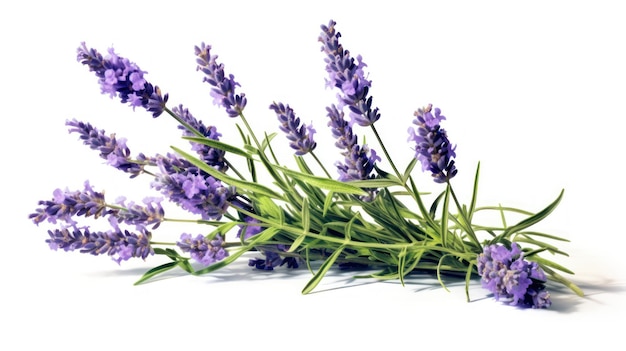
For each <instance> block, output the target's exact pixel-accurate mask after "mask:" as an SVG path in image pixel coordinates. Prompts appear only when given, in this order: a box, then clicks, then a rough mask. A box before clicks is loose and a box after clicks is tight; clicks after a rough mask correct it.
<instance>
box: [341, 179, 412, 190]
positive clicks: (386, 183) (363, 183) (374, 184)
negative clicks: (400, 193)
mask: <svg viewBox="0 0 626 351" xmlns="http://www.w3.org/2000/svg"><path fill="white" fill-rule="evenodd" d="M396 179H397V178H396ZM346 183H348V184H351V185H354V186H357V187H359V188H364V189H367V188H376V189H380V188H388V187H391V186H402V183H401V182H399V181H398V180H393V179H385V178H375V179H366V180H351V181H349V182H346Z"/></svg>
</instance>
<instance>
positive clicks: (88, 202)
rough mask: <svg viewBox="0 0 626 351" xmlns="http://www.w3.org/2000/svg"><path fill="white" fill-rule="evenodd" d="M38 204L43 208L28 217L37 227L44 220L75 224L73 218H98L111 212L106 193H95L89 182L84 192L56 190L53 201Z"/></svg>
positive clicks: (43, 201)
mask: <svg viewBox="0 0 626 351" xmlns="http://www.w3.org/2000/svg"><path fill="white" fill-rule="evenodd" d="M38 204H39V205H40V206H41V207H39V208H38V209H36V211H35V213H32V214H30V215H29V216H28V218H29V219H31V220H32V221H33V223H35V224H37V225H38V224H39V223H41V222H43V221H44V220H48V222H50V223H56V222H57V221H62V222H66V223H71V224H74V223H75V222H74V220H73V219H72V217H73V216H85V217H89V216H94V218H98V217H100V216H104V215H107V214H109V213H110V212H111V210H110V209H107V204H106V202H105V199H104V193H101V192H97V191H94V190H93V188H92V187H91V185H90V184H89V181H85V183H84V190H82V191H70V190H68V189H65V190H61V189H56V190H54V192H53V198H52V199H51V200H41V201H39V203H38Z"/></svg>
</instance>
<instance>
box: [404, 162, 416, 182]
mask: <svg viewBox="0 0 626 351" xmlns="http://www.w3.org/2000/svg"><path fill="white" fill-rule="evenodd" d="M416 164H417V158H415V157H413V159H412V160H411V162H409V164H408V166H406V170H405V171H404V174H403V175H402V182H403V183H406V182H407V180H408V179H409V177H410V176H411V173H412V172H413V168H414V167H415V165H416Z"/></svg>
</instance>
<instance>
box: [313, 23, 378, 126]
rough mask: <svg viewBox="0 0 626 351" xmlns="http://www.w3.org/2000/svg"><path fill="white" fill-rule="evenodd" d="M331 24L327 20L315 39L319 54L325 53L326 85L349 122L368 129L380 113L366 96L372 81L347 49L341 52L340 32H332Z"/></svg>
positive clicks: (358, 57)
mask: <svg viewBox="0 0 626 351" xmlns="http://www.w3.org/2000/svg"><path fill="white" fill-rule="evenodd" d="M335 24H336V22H335V21H332V20H331V21H330V22H329V23H328V25H327V26H325V25H322V26H321V29H322V33H321V34H320V36H319V41H320V42H322V51H323V52H324V53H325V54H326V58H325V59H324V62H326V72H328V77H329V78H328V80H327V85H328V86H330V87H337V88H339V90H340V91H341V94H339V95H338V98H339V105H340V107H341V108H342V107H343V106H348V108H349V109H350V118H351V119H352V122H356V123H357V124H359V125H360V126H364V127H365V126H369V125H371V124H374V122H376V121H377V120H378V119H379V118H380V113H379V112H378V107H376V108H372V97H371V96H368V93H369V89H370V87H371V86H372V82H371V81H370V80H369V79H367V77H366V75H365V73H364V71H363V68H364V67H366V66H367V65H366V64H365V63H364V62H363V61H362V59H361V56H360V55H359V56H357V58H356V60H355V59H354V57H352V56H351V55H350V51H349V50H344V48H343V46H342V45H341V44H340V43H339V38H340V37H341V33H339V32H337V31H336V30H335Z"/></svg>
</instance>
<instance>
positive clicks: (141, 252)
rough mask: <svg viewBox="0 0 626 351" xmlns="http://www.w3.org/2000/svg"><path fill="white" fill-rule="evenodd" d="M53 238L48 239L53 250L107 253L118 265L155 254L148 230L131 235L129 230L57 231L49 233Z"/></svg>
mask: <svg viewBox="0 0 626 351" xmlns="http://www.w3.org/2000/svg"><path fill="white" fill-rule="evenodd" d="M48 234H49V235H50V238H49V239H47V240H46V242H47V243H48V245H49V246H50V248H51V249H52V250H57V249H63V250H64V251H74V250H80V252H81V253H90V254H92V255H103V254H107V255H109V256H111V257H112V258H113V260H115V261H116V262H117V263H120V262H121V261H126V260H128V259H130V258H132V257H137V258H142V259H146V257H148V256H149V255H153V254H154V250H153V249H152V247H151V246H150V239H151V234H150V232H147V231H140V232H139V233H138V234H137V233H131V232H129V231H127V230H124V231H122V230H120V229H119V228H117V227H116V228H115V230H112V231H107V232H90V231H89V229H88V228H84V229H82V230H81V229H79V228H76V227H74V228H73V229H71V230H70V229H68V228H65V229H55V230H49V231H48Z"/></svg>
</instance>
